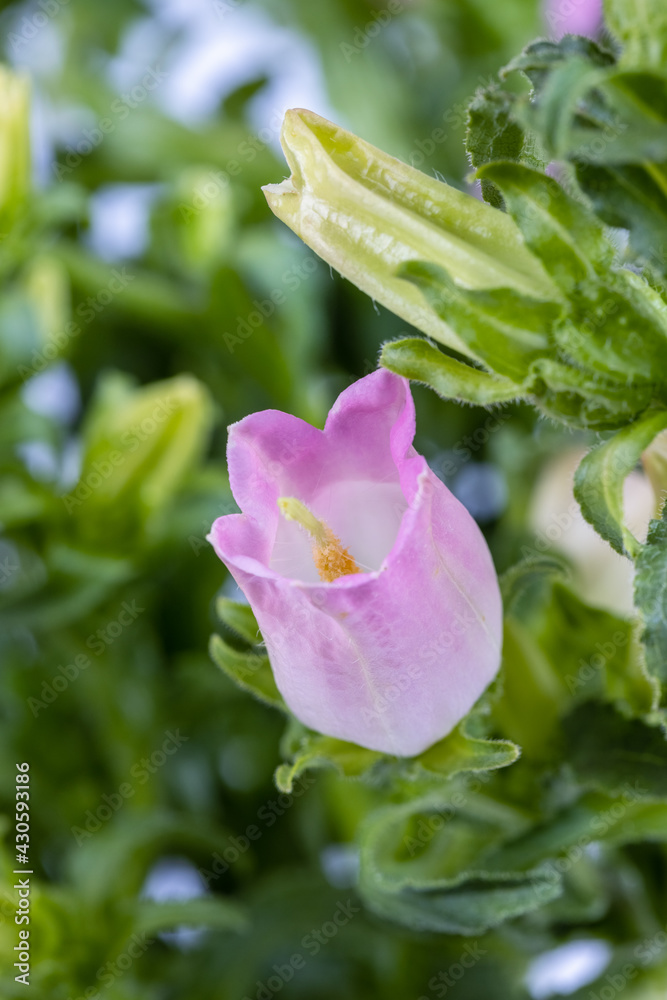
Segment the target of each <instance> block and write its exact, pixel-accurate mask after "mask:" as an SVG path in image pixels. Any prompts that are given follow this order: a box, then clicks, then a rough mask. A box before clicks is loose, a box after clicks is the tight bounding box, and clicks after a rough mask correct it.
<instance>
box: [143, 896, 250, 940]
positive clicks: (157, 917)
mask: <svg viewBox="0 0 667 1000" xmlns="http://www.w3.org/2000/svg"><path fill="white" fill-rule="evenodd" d="M246 925H247V920H246V918H245V917H244V916H243V913H242V910H241V909H240V907H239V906H238V905H237V904H235V903H231V902H229V901H228V900H226V899H221V898H220V897H219V896H216V897H215V898H206V897H202V898H200V899H188V900H184V901H180V900H179V901H175V900H174V901H171V900H170V901H168V902H165V903H157V902H153V901H149V900H145V901H141V902H140V903H138V904H137V907H136V910H135V915H134V920H133V927H134V929H135V930H137V931H139V932H143V933H144V934H148V935H152V934H158V933H160V931H169V930H173V929H174V928H176V927H182V926H186V927H210V928H213V929H215V930H217V931H227V930H229V931H242V930H244V929H245V928H246Z"/></svg>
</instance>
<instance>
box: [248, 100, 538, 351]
mask: <svg viewBox="0 0 667 1000" xmlns="http://www.w3.org/2000/svg"><path fill="white" fill-rule="evenodd" d="M281 141H282V144H283V149H284V151H285V156H286V158H287V161H288V163H289V166H290V168H291V170H292V176H291V177H290V178H289V179H288V180H286V181H284V182H282V183H281V184H273V185H268V186H267V187H265V188H264V192H265V194H266V197H267V200H268V202H269V205H270V207H271V209H272V211H273V212H274V213H275V214H276V215H277V216H278V218H280V219H281V220H282V221H283V222H285V223H286V224H287V225H288V226H289V227H290V228H291V229H293V230H294V232H295V233H296V234H297V235H298V236H300V237H301V239H302V240H303V241H304V242H305V243H307V244H308V246H310V247H312V248H313V250H315V251H316V253H318V254H319V255H320V256H321V257H322V258H323V259H324V260H326V261H327V262H328V263H329V264H330V265H331V266H332V267H335V268H336V270H338V271H339V272H340V273H341V274H342V275H343V276H344V277H346V278H348V279H349V280H350V281H353V282H354V284H356V285H357V286H358V287H359V288H361V289H362V291H364V292H366V294H367V295H370V296H372V298H374V299H375V300H377V301H378V302H381V303H382V304H383V305H385V306H387V307H388V308H389V309H391V310H392V311H393V312H395V313H397V314H398V315H399V316H401V317H402V318H403V319H405V320H406V321H407V322H409V323H412V325H413V326H416V327H417V329H419V330H421V331H422V332H423V333H426V334H428V335H429V336H431V337H433V338H434V339H435V340H438V341H440V342H441V343H443V344H446V345H447V346H448V347H451V348H453V349H454V350H456V351H458V352H460V353H462V354H464V355H466V356H468V357H471V356H472V355H471V351H470V348H469V347H468V346H466V345H465V344H464V343H463V342H462V341H461V340H460V338H459V337H458V336H457V335H456V333H455V332H454V331H453V330H452V328H451V327H450V326H449V325H448V324H447V323H446V322H445V321H443V320H442V319H441V318H440V317H439V316H438V315H437V314H436V313H434V312H433V311H432V310H430V309H428V308H427V307H426V306H425V305H424V302H423V299H422V297H421V295H420V294H419V292H418V291H417V289H415V288H414V287H413V286H412V285H411V284H410V283H409V282H406V281H404V280H403V279H402V278H401V277H398V276H397V273H396V271H397V267H398V266H399V265H400V264H401V263H404V262H406V261H411V260H426V261H430V262H432V263H433V264H434V265H436V266H438V267H442V268H444V269H446V270H447V271H448V272H450V273H451V275H452V277H453V278H454V280H456V281H461V282H463V283H464V284H466V285H467V286H469V287H471V288H496V287H499V286H502V287H508V288H511V289H513V290H515V291H517V292H518V293H520V294H524V295H531V294H533V295H536V296H537V297H545V298H548V297H549V296H550V295H553V294H554V291H553V286H552V282H550V281H549V279H548V278H547V276H546V274H545V273H544V270H543V268H542V267H541V266H540V264H539V262H538V261H536V260H535V258H534V257H533V256H532V254H530V252H529V251H528V250H527V249H526V247H525V246H524V245H523V242H522V240H521V237H520V234H519V232H518V230H517V228H516V226H515V225H514V223H513V222H512V220H511V219H510V218H509V216H507V215H506V214H505V213H503V212H499V211H497V210H496V209H494V208H491V207H490V206H489V205H486V204H484V203H483V202H480V201H479V200H478V199H476V198H474V197H472V196H471V195H468V194H465V193H464V192H462V191H459V190H457V189H456V188H454V187H451V186H450V185H447V184H443V183H442V182H440V181H437V180H434V179H433V178H432V177H428V176H427V175H426V174H423V173H421V172H420V171H418V170H415V169H414V168H413V167H409V166H407V165H406V164H404V163H401V162H400V161H399V160H396V159H394V157H392V156H389V155H388V154H386V153H384V152H382V151H381V150H379V149H376V148H375V147H374V146H371V145H370V144H369V143H367V142H364V141H363V140H362V139H359V138H358V137H357V136H355V135H352V134H351V133H350V132H346V131H345V129H342V128H339V127H338V126H336V125H334V124H332V123H331V122H328V121H326V120H325V119H324V118H320V117H319V116H318V115H315V114H313V113H312V112H310V111H302V110H292V111H288V112H287V114H286V116H285V120H284V124H283V130H282V135H281ZM476 360H479V359H476Z"/></svg>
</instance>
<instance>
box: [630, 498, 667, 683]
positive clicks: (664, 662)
mask: <svg viewBox="0 0 667 1000" xmlns="http://www.w3.org/2000/svg"><path fill="white" fill-rule="evenodd" d="M635 605H636V606H637V610H638V611H639V613H640V615H641V616H642V620H643V622H644V629H643V632H642V643H643V645H644V651H645V659H646V669H647V670H648V672H649V674H650V675H651V676H652V677H654V678H655V679H656V680H657V681H658V682H659V684H660V686H661V691H662V695H661V698H660V701H661V702H662V703H664V702H665V700H666V699H667V521H666V520H665V513H664V510H663V516H662V519H661V520H659V521H658V520H654V521H651V524H650V526H649V531H648V537H647V539H646V544H645V545H644V546H643V547H642V549H641V551H640V553H639V555H638V556H637V560H636V563H635Z"/></svg>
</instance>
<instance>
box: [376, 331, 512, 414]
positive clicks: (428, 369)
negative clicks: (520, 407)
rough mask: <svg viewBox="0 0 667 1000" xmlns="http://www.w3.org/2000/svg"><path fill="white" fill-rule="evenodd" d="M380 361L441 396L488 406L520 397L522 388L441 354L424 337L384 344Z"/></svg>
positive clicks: (393, 370)
mask: <svg viewBox="0 0 667 1000" xmlns="http://www.w3.org/2000/svg"><path fill="white" fill-rule="evenodd" d="M380 364H381V365H384V367H385V368H388V369H389V370H390V371H392V372H396V374H397V375H403V376H404V377H405V378H409V379H413V380H414V381H416V382H423V383H424V384H425V385H428V386H429V387H430V388H431V389H434V390H435V391H436V392H437V393H438V395H440V396H442V397H443V398H444V399H456V400H458V401H459V402H461V403H473V404H474V405H476V406H488V405H490V404H492V403H501V402H508V401H510V400H514V399H518V398H521V395H522V393H521V389H520V388H519V387H518V386H517V385H516V384H515V383H514V382H511V381H510V380H509V379H502V378H498V377H496V376H494V375H489V374H488V373H487V372H484V371H481V370H480V369H479V368H472V367H471V366H470V365H466V364H463V363H462V362H461V361H457V360H456V359H455V358H451V357H449V355H448V354H443V352H442V351H440V350H438V348H437V347H434V345H433V344H430V343H429V342H428V341H427V340H421V339H420V338H418V337H410V338H406V339H405V340H392V341H390V342H389V343H388V344H384V346H383V348H382V353H381V355H380Z"/></svg>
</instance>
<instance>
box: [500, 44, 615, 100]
mask: <svg viewBox="0 0 667 1000" xmlns="http://www.w3.org/2000/svg"><path fill="white" fill-rule="evenodd" d="M573 57H574V58H577V59H579V60H585V61H587V62H589V63H590V64H591V65H592V66H597V67H604V66H611V65H613V64H614V62H615V60H614V56H613V55H612V54H611V53H610V52H607V51H606V50H605V49H602V48H600V46H599V45H598V44H597V42H594V41H593V40H592V39H590V38H584V37H583V36H582V35H564V36H563V38H561V39H560V40H559V41H557V42H550V41H547V40H546V39H543V38H540V39H538V40H537V41H535V42H531V43H530V44H529V45H527V46H526V48H525V49H524V50H523V52H521V53H520V54H519V55H518V56H516V58H514V59H512V61H511V62H510V63H508V65H507V66H505V67H504V68H503V69H502V70H501V72H500V76H501V79H504V78H506V77H508V76H509V75H510V74H511V73H514V72H517V71H519V72H521V73H523V74H524V76H525V77H526V78H527V79H528V80H530V82H531V84H532V85H533V87H534V88H535V90H536V91H537V92H538V93H539V92H541V90H542V88H543V86H544V84H545V83H546V81H547V79H548V77H549V74H550V73H551V72H552V70H554V69H555V68H557V67H558V66H560V65H562V64H563V63H564V62H566V61H567V60H568V59H571V58H573Z"/></svg>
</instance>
